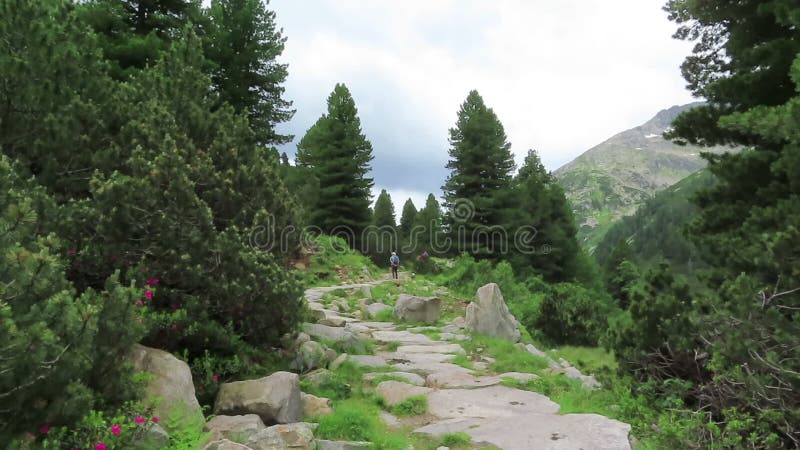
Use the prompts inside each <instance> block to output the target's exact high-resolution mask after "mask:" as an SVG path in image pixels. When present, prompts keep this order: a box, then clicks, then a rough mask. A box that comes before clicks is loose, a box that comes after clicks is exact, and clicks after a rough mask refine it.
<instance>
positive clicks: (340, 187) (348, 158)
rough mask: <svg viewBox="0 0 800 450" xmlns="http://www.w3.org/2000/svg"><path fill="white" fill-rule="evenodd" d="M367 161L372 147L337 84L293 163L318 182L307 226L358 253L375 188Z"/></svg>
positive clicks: (350, 102)
mask: <svg viewBox="0 0 800 450" xmlns="http://www.w3.org/2000/svg"><path fill="white" fill-rule="evenodd" d="M372 158H373V156H372V144H371V143H370V142H369V141H368V140H367V138H366V136H365V135H364V134H363V133H362V131H361V120H360V119H359V118H358V110H357V109H356V104H355V101H353V97H352V96H351V95H350V91H349V90H348V89H347V87H346V86H345V85H344V84H337V85H336V87H335V88H334V89H333V92H332V93H331V95H330V96H329V97H328V111H327V113H326V114H323V115H322V117H320V118H319V119H318V120H317V122H316V123H315V124H314V125H313V126H312V127H311V128H309V129H308V131H307V132H306V134H305V136H304V137H303V139H302V140H301V141H300V143H299V144H298V145H297V162H298V164H299V165H301V166H304V167H308V168H311V172H312V173H313V175H314V176H315V178H316V179H317V180H319V185H320V189H319V196H318V198H317V201H316V203H315V204H314V205H313V206H312V208H311V211H310V220H311V223H312V224H313V225H316V226H318V227H319V228H320V229H321V230H322V232H323V233H332V232H338V234H341V233H342V232H343V233H345V234H346V237H347V239H348V240H349V244H350V245H351V246H353V247H354V248H359V246H360V243H361V236H362V234H363V231H364V229H365V228H366V227H367V226H368V225H369V224H370V223H371V221H372V215H371V212H370V210H369V205H370V196H371V194H370V192H371V188H372V186H373V184H374V183H373V180H372V178H370V177H369V176H368V173H369V171H370V165H369V163H370V161H372ZM343 237H345V236H343Z"/></svg>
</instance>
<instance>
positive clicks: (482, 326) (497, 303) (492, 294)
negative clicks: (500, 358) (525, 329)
mask: <svg viewBox="0 0 800 450" xmlns="http://www.w3.org/2000/svg"><path fill="white" fill-rule="evenodd" d="M466 324H467V328H469V329H470V330H472V331H475V332H477V333H480V334H485V335H487V336H493V337H496V338H500V339H505V340H508V341H511V342H518V341H519V338H520V332H519V322H517V319H515V318H514V316H513V315H512V314H511V312H510V311H509V310H508V306H507V305H506V302H505V301H504V300H503V294H502V293H500V287H499V286H497V284H495V283H489V284H487V285H486V286H483V287H482V288H480V289H478V292H477V294H476V295H475V301H474V302H472V303H470V304H469V306H467V320H466Z"/></svg>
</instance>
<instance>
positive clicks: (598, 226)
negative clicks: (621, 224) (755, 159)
mask: <svg viewBox="0 0 800 450" xmlns="http://www.w3.org/2000/svg"><path fill="white" fill-rule="evenodd" d="M700 105H702V103H692V104H688V105H682V106H673V107H671V108H668V109H665V110H663V111H660V112H659V113H658V114H656V115H655V116H654V117H653V118H652V119H650V120H649V121H647V122H646V123H644V124H642V125H640V126H638V127H635V128H632V129H630V130H627V131H623V132H621V133H619V134H617V135H615V136H613V137H611V138H610V139H608V140H607V141H605V142H603V143H601V144H599V145H597V146H595V147H593V148H591V149H589V150H587V151H586V152H584V153H583V154H581V155H580V156H578V157H577V158H575V160H573V161H571V162H569V163H567V164H565V165H564V166H562V167H560V168H558V170H556V171H555V172H554V174H555V176H556V178H557V179H558V183H559V184H560V185H561V186H562V187H563V188H564V192H565V193H566V194H567V198H568V199H569V201H570V204H571V205H572V210H573V212H574V214H575V219H576V223H577V226H578V239H579V240H580V242H581V244H582V245H583V246H584V248H586V249H589V250H593V249H594V247H595V246H596V245H597V244H598V243H599V242H600V241H601V240H602V239H603V236H604V235H605V233H606V232H607V231H608V230H609V228H610V227H611V226H612V225H613V224H614V223H615V222H617V221H619V220H620V219H622V218H623V217H627V216H630V215H632V214H633V213H634V212H636V211H637V210H638V209H639V207H640V206H641V205H642V204H644V203H645V202H646V201H647V200H649V199H651V198H652V197H653V196H654V195H655V194H656V193H657V192H659V191H661V190H662V189H664V188H666V187H668V186H671V185H673V184H675V183H677V182H678V181H680V180H682V179H683V178H685V177H687V176H688V175H690V174H692V173H694V172H696V171H698V170H700V169H702V168H703V167H705V165H706V161H705V159H703V157H702V156H700V154H701V153H702V152H712V153H722V152H725V151H730V150H731V149H730V148H728V147H725V146H718V147H713V148H701V147H698V146H695V145H685V146H684V145H677V144H676V143H674V142H672V141H670V140H667V139H664V136H663V134H664V132H666V131H668V130H670V129H671V128H672V121H673V120H675V118H676V117H678V115H679V114H681V113H682V112H684V111H687V110H689V109H692V108H695V107H697V106H700Z"/></svg>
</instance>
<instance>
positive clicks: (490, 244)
mask: <svg viewBox="0 0 800 450" xmlns="http://www.w3.org/2000/svg"><path fill="white" fill-rule="evenodd" d="M510 149H511V144H510V143H509V142H508V140H507V138H506V133H505V130H504V129H503V125H502V124H501V123H500V120H499V119H498V118H497V115H496V114H495V113H494V111H493V110H492V109H491V108H488V107H486V105H485V104H484V102H483V98H481V96H480V94H478V92H477V91H474V90H473V91H471V92H470V93H469V95H468V96H467V99H466V100H465V101H464V103H463V104H462V105H461V108H460V109H459V111H458V120H457V121H456V126H455V127H454V128H451V129H450V150H449V154H450V160H449V161H448V162H447V168H448V169H450V171H451V172H450V175H449V176H448V177H447V180H446V181H445V185H444V186H443V190H444V199H445V204H444V206H445V208H446V210H447V213H446V216H445V217H446V222H447V228H448V233H449V234H450V237H451V238H452V239H453V242H454V243H456V247H457V248H456V249H455V250H457V251H468V252H470V253H472V254H474V255H476V256H491V255H493V254H497V253H498V252H499V250H500V248H499V246H501V245H505V244H506V243H505V242H494V241H496V239H494V238H492V237H490V236H487V235H486V234H485V233H484V234H480V233H479V232H480V231H483V232H487V231H489V230H488V227H494V226H503V225H505V221H506V214H507V209H508V206H509V201H510V195H509V194H510V190H511V180H512V171H513V170H514V159H513V156H512V155H511V151H510ZM476 233H477V234H476Z"/></svg>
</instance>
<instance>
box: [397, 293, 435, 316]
mask: <svg viewBox="0 0 800 450" xmlns="http://www.w3.org/2000/svg"><path fill="white" fill-rule="evenodd" d="M441 308H442V302H441V301H440V300H439V297H417V296H414V295H408V294H400V295H399V296H398V297H397V306H395V308H394V316H395V317H397V318H398V319H400V320H404V321H406V322H423V323H436V321H437V320H439V314H440V313H441Z"/></svg>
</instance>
